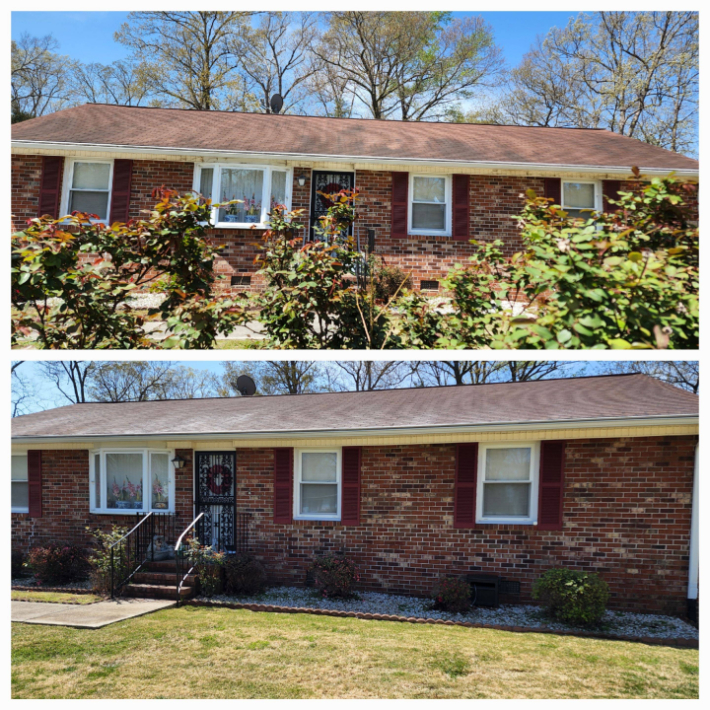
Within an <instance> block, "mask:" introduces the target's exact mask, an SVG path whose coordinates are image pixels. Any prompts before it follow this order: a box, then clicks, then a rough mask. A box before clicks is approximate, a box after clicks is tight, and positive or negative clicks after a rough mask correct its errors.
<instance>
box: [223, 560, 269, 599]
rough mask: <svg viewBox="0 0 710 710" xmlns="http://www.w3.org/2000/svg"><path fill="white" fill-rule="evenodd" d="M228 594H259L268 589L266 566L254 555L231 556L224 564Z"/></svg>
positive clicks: (225, 584)
mask: <svg viewBox="0 0 710 710" xmlns="http://www.w3.org/2000/svg"><path fill="white" fill-rule="evenodd" d="M224 586H225V591H226V592H227V594H259V593H260V592H263V591H264V589H266V570H265V569H264V565H262V564H261V562H259V560H257V559H256V558H255V557H253V556H252V555H231V556H229V557H227V560H226V561H225V563H224Z"/></svg>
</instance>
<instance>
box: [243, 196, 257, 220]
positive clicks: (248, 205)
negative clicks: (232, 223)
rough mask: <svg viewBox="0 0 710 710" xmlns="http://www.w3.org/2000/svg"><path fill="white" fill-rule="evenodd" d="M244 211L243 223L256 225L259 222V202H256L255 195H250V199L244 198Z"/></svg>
mask: <svg viewBox="0 0 710 710" xmlns="http://www.w3.org/2000/svg"><path fill="white" fill-rule="evenodd" d="M244 209H245V211H246V215H245V217H244V221H245V222H251V223H253V224H257V223H258V222H259V221H260V220H261V202H257V201H256V195H252V196H251V199H249V198H248V197H245V198H244Z"/></svg>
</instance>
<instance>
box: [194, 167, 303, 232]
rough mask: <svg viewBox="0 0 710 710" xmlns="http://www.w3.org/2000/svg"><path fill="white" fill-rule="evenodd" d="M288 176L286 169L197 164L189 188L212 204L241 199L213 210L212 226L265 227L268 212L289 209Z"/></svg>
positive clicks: (289, 174) (289, 182)
mask: <svg viewBox="0 0 710 710" xmlns="http://www.w3.org/2000/svg"><path fill="white" fill-rule="evenodd" d="M290 177H291V170H290V168H281V167H271V166H268V165H221V164H220V165H206V164H198V165H196V166H195V179H194V185H193V188H194V189H195V190H196V191H198V192H199V193H200V194H201V195H202V196H203V197H206V198H209V199H211V200H212V202H213V203H222V202H228V201H230V200H241V202H240V203H237V204H234V205H228V206H226V207H220V208H219V209H216V208H215V209H214V210H213V212H212V221H213V223H214V225H215V226H216V227H220V228H222V227H238V228H242V229H246V228H249V227H252V226H254V225H255V226H257V227H267V226H268V219H269V217H268V215H269V212H270V211H271V210H272V209H273V208H274V207H275V206H276V205H285V206H286V209H289V210H290V209H291V190H290V184H291V180H290Z"/></svg>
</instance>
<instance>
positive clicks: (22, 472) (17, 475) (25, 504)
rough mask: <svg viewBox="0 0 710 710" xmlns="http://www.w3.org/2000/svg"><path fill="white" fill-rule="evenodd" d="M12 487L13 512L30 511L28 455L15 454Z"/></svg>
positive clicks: (12, 467) (12, 464)
mask: <svg viewBox="0 0 710 710" xmlns="http://www.w3.org/2000/svg"><path fill="white" fill-rule="evenodd" d="M11 477H12V489H11V491H10V498H11V501H10V502H11V506H12V512H13V513H29V512H30V507H29V506H30V502H29V501H30V497H29V496H30V494H29V483H28V481H27V455H26V454H24V455H13V457H12V463H11Z"/></svg>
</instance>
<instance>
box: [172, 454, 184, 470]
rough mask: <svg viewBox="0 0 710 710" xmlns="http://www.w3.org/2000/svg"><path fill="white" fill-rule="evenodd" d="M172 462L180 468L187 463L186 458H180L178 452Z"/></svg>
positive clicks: (177, 468) (176, 467)
mask: <svg viewBox="0 0 710 710" xmlns="http://www.w3.org/2000/svg"><path fill="white" fill-rule="evenodd" d="M172 463H173V466H174V467H175V469H176V470H179V469H181V468H182V467H183V466H184V465H185V459H183V458H180V457H179V456H178V455H177V454H175V458H174V459H173V462H172Z"/></svg>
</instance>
